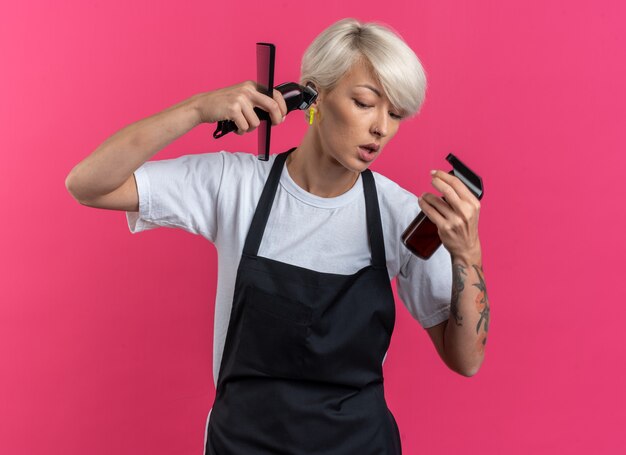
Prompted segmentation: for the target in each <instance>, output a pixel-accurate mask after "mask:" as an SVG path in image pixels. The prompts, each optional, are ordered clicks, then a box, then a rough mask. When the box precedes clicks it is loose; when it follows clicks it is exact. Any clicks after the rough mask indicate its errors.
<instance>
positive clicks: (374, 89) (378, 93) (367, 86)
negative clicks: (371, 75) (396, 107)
mask: <svg viewBox="0 0 626 455" xmlns="http://www.w3.org/2000/svg"><path fill="white" fill-rule="evenodd" d="M357 87H365V88H369V89H370V90H371V91H373V92H374V93H376V94H377V95H378V96H379V97H380V98H382V95H381V94H380V92H379V91H378V90H376V88H374V87H372V86H371V85H367V84H364V85H357Z"/></svg>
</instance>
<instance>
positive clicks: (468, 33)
mask: <svg viewBox="0 0 626 455" xmlns="http://www.w3.org/2000/svg"><path fill="white" fill-rule="evenodd" d="M624 5H625V4H624V2H621V1H617V0H615V1H604V2H598V1H591V0H589V1H558V2H557V1H546V0H541V1H538V0H532V1H526V2H469V1H453V0H447V1H442V0H437V1H421V2H414V1H406V2H384V3H381V2H374V1H363V0H360V1H344V2H343V4H342V5H341V6H339V5H338V4H336V3H335V2H327V1H316V2H305V3H302V2H286V1H265V2H257V1H246V0H241V1H239V2H236V4H235V3H233V2H200V1H183V2H180V1H179V2H155V1H145V0H142V1H134V2H128V1H120V0H108V1H95V2H83V1H77V0H74V1H63V2H56V3H53V2H44V1H29V2H2V4H1V6H0V65H1V68H2V70H1V71H0V128H1V129H2V134H0V151H1V154H2V155H1V156H2V160H1V163H0V175H1V177H2V178H1V179H0V198H1V202H2V208H3V213H4V214H5V215H4V217H3V222H2V223H1V225H0V229H1V235H0V252H1V253H0V254H1V257H2V260H0V289H1V291H0V292H1V297H0V298H1V300H2V303H1V304H0V360H1V365H2V366H1V370H0V453H3V454H12V455H15V454H33V453H45V454H64V455H73V454H84V453H89V454H92V455H100V454H102V455H105V454H106V455H109V454H137V453H156V454H201V453H202V445H203V439H204V425H205V421H206V416H207V412H208V410H209V408H210V407H211V404H212V402H213V398H214V392H215V391H214V388H213V380H212V373H211V362H212V341H213V305H214V292H215V283H216V252H215V249H214V247H213V246H212V245H211V244H210V243H208V242H206V241H205V240H204V239H203V238H201V237H199V236H193V235H190V234H189V233H186V232H184V231H181V230H174V229H166V228H160V229H157V230H154V231H151V232H146V233H142V234H138V235H136V236H133V235H131V234H130V232H129V230H128V227H127V224H126V218H125V215H124V213H123V212H115V211H108V210H98V209H90V208H87V207H83V206H80V205H79V204H78V203H77V202H76V201H75V200H74V199H73V198H72V197H71V196H70V194H69V193H68V192H67V190H66V188H65V184H64V182H65V177H66V176H67V174H68V172H69V171H70V170H71V169H72V167H73V166H74V165H75V164H76V163H78V162H79V161H80V160H82V159H83V158H84V157H86V156H87V155H88V154H90V153H91V152H92V151H93V150H95V149H96V147H98V145H100V144H101V143H102V142H103V141H104V140H105V139H106V138H107V137H109V136H110V135H112V134H113V133H115V132H116V131H118V130H119V129H121V128H122V127H124V126H126V125H128V124H130V123H133V122H135V121H137V120H139V119H142V118H145V117H147V116H149V115H152V114H155V113H157V112H159V111H161V110H163V109H165V108H167V107H169V106H171V105H173V104H176V103H177V102H179V101H182V100H183V99H186V98H188V97H190V96H192V95H194V94H196V93H199V92H204V91H209V90H214V89H217V88H221V87H224V86H227V85H232V84H235V83H238V82H241V81H243V80H246V79H253V78H254V77H255V46H254V43H255V42H257V41H269V42H273V43H275V44H276V46H277V67H276V74H277V75H276V84H278V83H281V82H285V81H292V80H297V78H298V75H299V68H300V59H301V56H302V53H303V52H304V50H305V49H306V47H307V46H308V44H309V43H310V42H311V41H312V40H313V39H314V38H315V36H317V34H318V33H319V32H321V30H322V29H324V28H325V27H327V26H328V25H330V24H331V23H332V22H334V21H336V20H338V19H341V18H343V17H347V16H352V17H356V18H359V19H361V20H366V21H369V20H375V21H380V22H383V23H386V24H389V25H391V26H392V27H394V28H395V29H396V30H397V31H398V32H399V33H400V34H401V35H402V36H403V37H404V39H405V40H406V41H407V42H408V44H409V45H410V46H411V47H412V48H413V49H414V50H415V52H416V53H417V54H418V56H419V57H420V58H421V60H422V62H423V64H424V66H425V68H426V71H427V74H428V78H429V79H428V80H429V88H428V92H427V97H426V103H425V105H424V107H423V110H422V114H421V115H420V116H419V117H417V118H416V119H413V120H412V121H410V122H407V123H405V124H404V125H403V126H402V127H401V129H400V132H399V133H398V135H397V136H396V137H395V138H394V140H393V141H392V142H391V143H390V144H389V146H388V147H387V148H386V150H385V153H384V154H383V155H382V156H381V157H380V158H379V160H378V161H376V162H375V163H374V164H373V166H372V168H373V169H374V170H376V171H378V172H381V173H383V174H385V175H387V176H388V177H390V178H392V179H393V180H395V181H397V182H398V183H399V184H400V185H402V186H404V187H405V188H407V189H408V190H410V191H412V192H414V193H416V194H421V193H422V192H425V191H432V192H436V191H435V190H434V188H433V187H432V186H430V179H429V175H428V170H429V169H431V168H435V167H436V168H439V169H446V170H448V169H449V165H448V163H447V162H445V161H444V157H445V156H446V155H447V154H448V153H449V152H453V153H455V154H457V155H458V156H459V157H460V158H461V159H462V160H464V161H466V162H467V163H468V164H469V165H470V167H472V168H473V169H474V170H476V171H477V172H478V173H480V174H481V175H482V177H483V179H484V182H485V188H486V190H485V197H484V199H483V201H482V210H481V221H480V234H481V241H482V246H483V254H484V268H485V274H486V280H487V287H488V292H489V297H490V302H491V308H492V318H491V326H490V333H489V343H488V345H487V355H486V360H485V362H484V364H483V366H482V369H481V370H480V372H479V373H478V374H477V375H476V376H474V377H472V378H465V377H462V376H459V375H457V374H455V373H453V372H452V371H450V370H448V369H447V367H445V365H444V364H443V362H442V361H441V360H440V359H439V358H438V357H437V354H436V352H435V349H434V347H433V346H432V344H431V342H430V340H429V339H428V337H427V334H426V332H425V331H424V330H422V329H421V328H420V326H419V325H418V324H417V322H416V321H414V320H413V319H412V318H411V317H410V315H409V313H408V311H406V309H405V308H404V307H403V306H402V303H401V302H400V301H397V302H396V305H397V308H398V317H397V322H396V330H395V333H394V337H393V340H392V344H391V348H390V351H389V355H388V357H387V360H386V362H385V379H386V396H387V401H388V405H389V407H390V409H391V410H392V411H393V413H394V414H395V416H396V418H397V421H398V424H399V426H400V432H401V436H402V444H403V448H404V453H406V454H417V453H429V454H453V453H481V454H502V453H507V454H529V453H532V454H554V453H569V454H575V453H603V454H605V453H616V452H623V451H624V450H626V435H625V432H624V428H625V426H626V411H625V410H624V405H626V398H625V393H626V392H625V391H624V388H625V387H624V386H625V381H624V374H625V372H626V368H625V362H624V359H625V353H626V352H625V351H626V343H625V341H626V339H625V336H624V325H625V323H626V308H625V305H624V291H623V280H624V276H623V275H624V265H623V264H624V255H625V253H626V242H624V238H623V232H624V223H625V221H626V216H625V211H624V199H623V198H624V195H625V190H626V187H625V186H626V185H625V183H624V175H625V171H626V158H624V149H625V145H626V138H625V136H624V131H625V126H626V123H625V120H626V114H625V104H626V103H625V102H626V96H625V89H624V81H625V80H626V60H625V59H624V56H625V55H626V53H625V48H626V47H625V46H626V27H624V23H625V22H626V6H624ZM306 127H307V125H306V123H305V121H304V114H292V115H291V116H290V117H289V120H288V121H287V122H285V123H284V124H283V125H281V126H280V127H279V128H276V129H274V132H273V133H274V134H273V147H272V148H273V153H278V152H281V151H284V150H286V149H287V148H289V147H291V146H295V145H298V143H299V140H300V138H301V137H302V135H303V133H304V130H305V128H306ZM214 130H215V125H201V126H199V127H197V128H196V129H194V130H193V131H191V132H190V133H189V134H188V135H186V136H184V137H182V138H181V139H179V140H178V141H175V142H174V143H172V144H170V146H168V147H167V148H166V149H164V150H163V151H161V152H160V153H158V154H157V155H156V156H155V158H154V159H165V158H173V157H177V156H181V155H184V154H191V153H201V152H208V151H218V150H221V149H225V150H230V151H254V150H255V147H256V145H255V144H256V133H253V134H248V135H245V136H243V137H240V136H236V135H234V134H231V135H228V136H227V137H225V138H223V139H220V140H219V141H218V140H214V139H213V138H212V133H213V131H214ZM437 194H438V193H437ZM620 233H622V234H620Z"/></svg>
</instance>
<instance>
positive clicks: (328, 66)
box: [66, 19, 489, 455]
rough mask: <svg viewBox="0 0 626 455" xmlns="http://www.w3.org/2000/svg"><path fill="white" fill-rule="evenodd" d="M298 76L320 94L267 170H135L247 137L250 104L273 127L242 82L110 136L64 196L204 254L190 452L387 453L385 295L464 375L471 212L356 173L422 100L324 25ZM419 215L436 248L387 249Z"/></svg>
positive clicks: (456, 190) (469, 352) (374, 33)
mask: <svg viewBox="0 0 626 455" xmlns="http://www.w3.org/2000/svg"><path fill="white" fill-rule="evenodd" d="M301 69H302V72H301V78H300V84H302V85H305V84H312V85H313V86H314V88H315V89H316V90H317V91H318V93H319V95H318V98H317V100H316V102H315V103H314V105H313V106H312V108H311V110H310V111H307V112H306V118H307V121H309V123H310V127H309V128H308V130H307V132H306V134H305V135H304V137H303V139H302V141H301V143H300V144H299V145H298V146H297V147H294V148H292V149H290V150H288V151H286V152H284V153H281V154H278V155H273V156H271V157H270V160H269V161H268V162H263V161H259V160H258V159H257V158H256V156H254V155H252V154H246V153H227V152H225V151H221V152H219V153H205V154H198V155H186V156H182V157H180V158H177V159H172V160H157V161H148V160H149V159H150V158H151V157H152V156H153V155H155V154H156V153H157V152H158V151H159V150H161V149H162V148H163V147H165V146H166V145H167V144H168V143H170V142H171V141H173V140H174V139H176V138H178V137H179V136H181V135H182V134H185V133H186V132H188V131H189V130H191V129H192V128H194V127H195V126H197V125H198V124H200V123H213V122H217V121H219V120H233V121H234V122H235V123H236V124H237V127H238V131H237V133H238V134H244V133H246V132H250V131H252V130H254V129H255V128H256V127H258V125H259V119H258V118H257V116H256V114H255V113H254V111H253V108H254V107H255V106H257V107H260V108H261V109H264V110H266V111H267V112H269V113H270V115H271V118H272V123H273V124H274V125H277V124H279V123H281V122H282V121H283V120H284V115H285V114H286V106H285V102H284V99H283V98H282V95H281V94H280V93H279V92H278V91H276V90H275V91H274V94H273V99H272V98H270V97H268V96H265V95H263V94H261V93H259V92H258V91H257V90H256V87H255V84H254V83H253V82H252V81H247V82H243V83H241V84H237V85H233V86H230V87H226V88H223V89H220V90H215V91H211V92H207V93H201V94H198V95H195V96H193V97H191V98H190V99H188V100H185V101H183V102H182V103H179V104H177V105H175V106H173V107H171V108H169V109H166V110H165V111H163V112H160V113H158V114H156V115H154V116H152V117H149V118H147V119H144V120H141V121H139V122H137V123H134V124H132V125H130V126H128V127H127V128H125V129H123V130H121V131H119V132H118V133H116V134H115V135H113V136H112V137H110V138H109V139H107V140H106V141H105V142H104V143H103V144H102V145H101V146H100V147H99V148H98V149H97V150H96V151H94V152H93V153H92V154H91V155H90V156H89V157H87V158H86V159H85V160H83V161H82V162H81V163H79V164H78V165H77V166H76V167H75V168H74V169H73V170H72V172H71V173H70V175H69V176H68V179H67V181H66V185H67V187H68V189H69V191H70V192H71V193H72V194H73V195H74V197H75V198H76V199H77V200H78V201H79V202H81V203H82V204H84V205H87V206H91V207H100V208H108V209H116V210H125V211H127V219H128V223H129V228H130V230H131V232H133V233H135V232H140V231H143V230H147V229H152V228H155V227H157V226H168V227H178V228H181V229H184V230H186V231H189V232H192V233H194V234H199V235H202V236H203V237H205V238H206V239H208V240H209V241H211V242H213V243H214V244H215V245H216V248H217V251H218V287H217V298H216V307H215V311H216V315H215V338H214V365H213V372H214V381H216V384H215V385H216V397H215V402H214V404H213V407H212V410H211V411H210V412H209V416H208V418H207V429H206V433H205V453H206V454H276V453H288V454H335V455H340V454H346V455H348V454H350V455H353V454H372V455H373V454H400V453H401V444H400V437H399V432H398V428H397V425H396V422H395V419H394V417H393V415H392V413H391V412H390V411H389V409H388V407H387V405H386V402H385V398H384V390H383V374H382V365H383V362H384V358H385V355H386V352H387V349H388V347H389V342H390V339H391V334H392V331H393V327H394V322H395V307H394V299H393V294H392V289H391V284H390V281H391V280H392V279H393V278H396V279H397V288H398V294H399V296H400V298H401V300H402V302H403V303H404V305H405V306H406V308H407V309H408V310H409V312H410V313H411V314H412V316H413V317H414V318H415V319H416V320H417V321H418V322H419V323H420V324H421V325H422V326H423V327H424V328H425V329H426V330H427V331H428V334H429V335H430V337H431V339H432V340H433V343H434V345H435V347H436V349H437V351H438V353H439V355H440V356H441V358H442V359H443V361H444V362H445V363H446V364H447V365H448V366H449V367H450V368H451V369H452V370H454V371H456V372H458V373H460V374H463V375H466V376H471V375H473V374H475V373H476V371H478V369H479V367H480V365H481V363H482V360H483V355H484V344H485V341H486V332H487V328H488V320H489V311H488V309H489V304H488V301H487V296H486V289H485V287H484V280H483V275H482V268H481V248H480V242H479V238H478V214H479V208H480V205H479V202H478V200H477V199H476V198H475V197H474V196H473V195H472V194H471V193H470V191H469V190H467V188H465V186H464V185H463V184H462V183H461V182H460V181H459V180H458V179H457V178H456V177H453V176H450V175H449V174H447V173H446V172H444V171H437V172H436V173H435V174H434V176H433V185H434V187H435V188H436V189H437V190H439V191H441V192H442V193H443V194H444V197H445V198H446V200H445V201H444V200H443V199H442V198H440V197H437V196H435V195H433V194H430V193H424V194H423V196H422V198H421V199H420V200H419V201H418V198H416V197H415V196H414V195H413V194H411V193H409V192H407V191H406V190H404V189H402V188H401V187H399V186H398V185H397V184H395V183H394V182H392V181H391V180H389V179H387V178H386V177H383V176H382V175H380V174H378V173H374V172H372V171H370V170H368V167H369V166H370V165H371V164H372V162H373V161H374V160H375V159H376V157H377V156H378V155H380V154H381V153H382V151H383V149H384V148H385V146H386V145H387V143H388V142H389V141H390V140H391V139H392V138H393V137H394V135H395V134H396V133H397V132H398V129H399V127H400V123H401V122H402V121H403V120H404V119H406V118H408V117H411V116H413V115H415V114H416V113H418V112H419V109H420V107H421V105H422V102H423V100H424V94H425V89H426V78H425V74H424V71H423V68H422V66H421V64H420V62H419V60H418V58H417V56H416V55H415V54H414V53H413V51H412V50H411V49H410V48H409V47H408V46H407V45H406V44H405V43H404V41H403V40H402V39H401V38H400V37H399V36H398V35H397V34H396V33H394V32H393V31H391V30H390V29H389V28H387V27H384V26H382V25H379V24H376V23H363V24H362V23H360V22H358V21H357V20H355V19H344V20H341V21H339V22H337V23H335V24H333V25H332V26H330V27H329V28H327V29H326V30H324V31H323V32H322V33H321V34H320V35H319V36H318V37H317V38H316V39H315V40H314V42H313V43H312V44H311V45H310V47H309V48H308V50H307V51H306V53H305V54H304V57H303V60H302V68H301ZM420 209H421V210H423V211H424V212H425V214H426V215H427V216H428V217H429V218H430V219H431V220H432V221H433V222H434V223H435V224H436V225H437V227H438V231H439V235H440V237H441V239H442V241H443V244H444V247H445V248H439V249H438V250H437V251H436V253H435V254H434V255H433V256H432V257H431V258H430V259H429V260H427V261H424V260H421V259H419V258H417V257H415V256H413V255H411V253H410V252H409V251H408V250H407V249H406V248H405V247H404V246H403V245H402V244H401V241H400V236H401V234H402V231H403V230H404V229H405V228H406V227H407V226H408V225H409V223H410V222H411V220H412V219H413V218H414V217H415V216H416V215H417V213H418V212H419V211H420ZM465 282H467V284H468V285H467V286H465Z"/></svg>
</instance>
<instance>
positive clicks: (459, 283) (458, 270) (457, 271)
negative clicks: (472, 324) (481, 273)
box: [450, 264, 467, 325]
mask: <svg viewBox="0 0 626 455" xmlns="http://www.w3.org/2000/svg"><path fill="white" fill-rule="evenodd" d="M452 275H453V276H452V301H451V302H450V312H451V313H452V315H453V316H454V320H455V322H456V325H463V324H462V323H461V321H462V320H463V316H461V315H460V314H459V296H460V295H461V292H463V289H464V288H465V279H464V278H463V275H465V276H467V272H466V271H465V266H463V265H461V264H454V265H453V266H452Z"/></svg>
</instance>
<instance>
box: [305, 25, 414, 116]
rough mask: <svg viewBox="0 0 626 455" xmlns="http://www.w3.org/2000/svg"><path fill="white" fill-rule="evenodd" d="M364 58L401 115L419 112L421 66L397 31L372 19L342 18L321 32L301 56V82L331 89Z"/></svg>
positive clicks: (412, 114) (411, 114)
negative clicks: (365, 20) (365, 21)
mask: <svg viewBox="0 0 626 455" xmlns="http://www.w3.org/2000/svg"><path fill="white" fill-rule="evenodd" d="M363 59H365V61H366V62H367V63H369V64H370V66H371V68H372V69H373V71H374V75H375V76H376V77H378V80H379V82H380V84H381V85H382V87H383V90H384V92H385V95H386V96H387V98H388V99H389V102H390V103H391V104H392V106H393V107H394V108H395V109H398V110H399V111H400V112H401V113H402V115H403V116H404V117H412V116H414V115H416V114H417V113H419V111H420V109H421V107H422V104H423V102H424V97H425V95H426V73H425V71H424V68H423V67H422V64H421V62H420V60H419V58H418V57H417V55H415V53H414V52H413V50H412V49H411V48H410V47H409V46H408V45H407V44H406V43H405V42H404V40H403V39H402V37H400V35H399V34H398V33H397V32H395V31H394V30H392V29H391V27H388V26H384V25H381V24H378V23H375V22H367V23H362V22H359V21H358V20H357V19H354V18H345V19H341V20H340V21H337V22H335V23H334V24H332V25H331V26H329V27H328V28H326V29H325V30H324V31H322V33H320V34H319V35H318V36H317V37H316V38H315V40H314V41H313V42H312V43H311V45H310V46H309V47H308V48H307V50H306V51H305V53H304V55H303V57H302V65H301V68H300V84H301V85H306V83H308V82H313V83H314V84H315V85H316V86H317V87H318V88H321V89H324V90H327V91H331V90H332V89H333V88H334V87H335V86H336V85H337V83H338V82H339V80H340V79H341V77H342V76H343V75H344V74H345V73H346V72H347V71H349V70H350V68H351V67H352V65H353V64H355V63H357V62H359V61H362V60H363ZM306 115H307V117H308V115H309V114H308V111H307V114H306Z"/></svg>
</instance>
